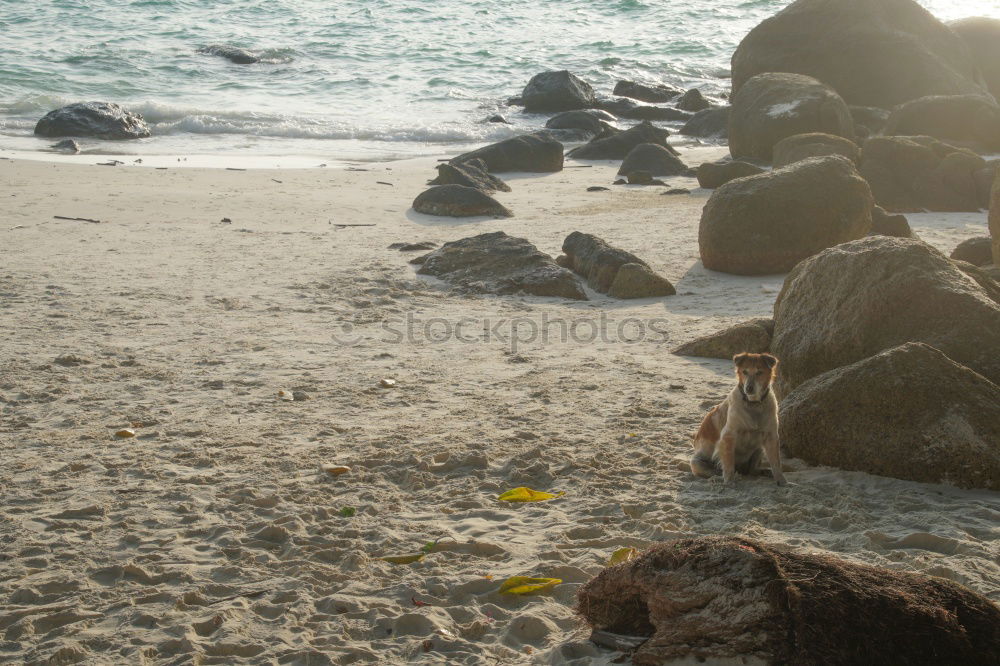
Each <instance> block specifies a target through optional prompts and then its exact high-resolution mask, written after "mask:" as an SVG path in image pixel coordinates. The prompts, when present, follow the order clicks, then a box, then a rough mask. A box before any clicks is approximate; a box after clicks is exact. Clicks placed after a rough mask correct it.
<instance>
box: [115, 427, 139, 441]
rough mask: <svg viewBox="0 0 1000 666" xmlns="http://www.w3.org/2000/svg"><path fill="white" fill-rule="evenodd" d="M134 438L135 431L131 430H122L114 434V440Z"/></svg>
mask: <svg viewBox="0 0 1000 666" xmlns="http://www.w3.org/2000/svg"><path fill="white" fill-rule="evenodd" d="M131 437H135V430H132V429H131V428H122V429H121V430H119V431H117V432H116V433H115V439H129V438H131Z"/></svg>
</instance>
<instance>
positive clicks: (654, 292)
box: [556, 231, 677, 298]
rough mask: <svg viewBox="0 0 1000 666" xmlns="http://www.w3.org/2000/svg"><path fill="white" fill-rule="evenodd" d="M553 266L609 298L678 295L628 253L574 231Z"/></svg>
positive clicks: (662, 279)
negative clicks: (568, 271)
mask: <svg viewBox="0 0 1000 666" xmlns="http://www.w3.org/2000/svg"><path fill="white" fill-rule="evenodd" d="M562 251H563V254H562V255H560V256H559V257H557V258H556V263H558V264H559V265H560V266H565V267H566V268H569V269H571V270H572V271H573V272H574V273H576V274H578V275H580V276H582V277H584V278H585V279H586V280H587V286H588V287H590V288H591V289H593V290H594V291H599V292H601V293H602V294H607V295H608V296H611V297H612V298H651V297H657V296H672V295H674V294H676V293H677V292H676V291H675V290H674V286H673V285H672V284H670V281H669V280H667V279H666V278H664V277H662V276H660V275H657V274H656V273H655V272H653V270H652V269H651V268H650V267H649V265H648V264H646V262H645V261H643V260H642V259H640V258H639V257H637V256H635V255H634V254H632V253H631V252H626V251H625V250H621V249H619V248H616V247H612V246H610V245H608V244H607V243H606V242H605V241H604V240H602V239H600V238H598V237H597V236H594V235H592V234H585V233H581V232H579V231H574V232H573V233H571V234H570V235H569V236H567V237H566V240H564V241H563V245H562Z"/></svg>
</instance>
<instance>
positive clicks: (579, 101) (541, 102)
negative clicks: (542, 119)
mask: <svg viewBox="0 0 1000 666" xmlns="http://www.w3.org/2000/svg"><path fill="white" fill-rule="evenodd" d="M521 102H522V103H523V104H524V110H525V111H527V112H529V113H546V112H556V111H572V110H574V109H588V108H590V107H592V106H594V89H593V88H591V87H590V84H589V83H587V82H586V81H583V80H582V79H580V78H579V77H577V76H576V75H575V74H572V73H571V72H568V71H566V70H561V71H553V72H542V73H540V74H535V75H534V76H533V77H531V80H530V81H528V85H526V86H525V87H524V91H523V92H522V93H521Z"/></svg>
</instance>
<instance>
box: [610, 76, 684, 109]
mask: <svg viewBox="0 0 1000 666" xmlns="http://www.w3.org/2000/svg"><path fill="white" fill-rule="evenodd" d="M681 92H682V91H680V90H677V89H675V88H671V87H669V86H665V85H662V84H658V83H657V84H653V85H645V84H642V83H636V82H635V81H619V82H618V83H616V84H615V89H614V90H613V91H612V93H611V94H613V95H617V96H619V97H631V98H632V99H637V100H639V101H640V102H649V103H650V104H662V103H663V102H669V101H670V100H672V99H673V98H675V97H677V96H678V95H680V94H681Z"/></svg>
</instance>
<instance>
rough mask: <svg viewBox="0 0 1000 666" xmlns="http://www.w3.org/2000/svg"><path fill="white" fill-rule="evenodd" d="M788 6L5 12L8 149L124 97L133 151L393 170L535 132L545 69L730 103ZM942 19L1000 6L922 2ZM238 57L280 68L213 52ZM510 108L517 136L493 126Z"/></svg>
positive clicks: (249, 4)
mask: <svg viewBox="0 0 1000 666" xmlns="http://www.w3.org/2000/svg"><path fill="white" fill-rule="evenodd" d="M787 4H788V0H748V1H740V0H504V1H503V2H499V1H496V2H494V1H483V0H462V1H457V0H435V1H433V2H432V1H422V0H133V1H131V2H129V1H127V0H0V150H8V151H13V150H18V151H23V150H29V151H30V150H41V149H43V148H45V147H46V146H48V145H49V144H50V143H51V141H49V140H41V139H35V138H34V137H32V135H31V131H32V129H33V127H34V124H35V122H36V121H37V120H38V118H39V117H41V116H42V115H44V114H45V113H46V112H47V111H49V110H51V109H53V108H56V107H58V106H60V105H63V104H66V103H70V102H74V101H87V100H101V101H113V102H119V103H121V104H123V105H125V106H127V107H129V108H131V109H132V110H135V111H138V112H139V113H142V114H143V116H144V117H145V118H146V119H147V121H148V122H149V123H150V125H151V128H152V131H153V136H152V137H151V138H149V139H145V140H142V141H140V142H136V143H133V144H132V145H129V146H127V147H126V146H122V145H117V146H113V147H111V146H101V145H100V144H101V142H92V143H91V144H89V145H85V147H87V148H89V149H93V150H99V149H103V150H109V151H110V150H113V151H121V150H127V151H129V152H135V153H145V154H156V153H159V154H199V153H201V154H205V153H220V152H221V153H227V154H233V153H236V154H246V155H255V154H256V155H290V154H294V155H314V156H322V157H329V158H331V159H386V158H392V157H403V156H413V155H422V154H430V153H440V152H443V151H447V150H450V149H451V148H457V147H459V146H464V145H467V144H473V143H481V142H486V141H491V140H498V139H501V138H504V137H506V136H510V135H512V134H514V133H516V132H518V131H521V130H524V129H527V128H535V127H537V126H538V125H539V124H540V122H541V121H540V119H539V118H538V117H531V116H526V115H524V114H522V113H520V111H519V109H517V108H505V107H504V106H503V103H504V100H506V99H507V98H508V97H510V96H512V95H516V94H518V93H519V92H520V90H521V88H522V87H523V86H524V84H525V83H526V82H527V80H528V79H529V78H530V77H531V76H532V75H533V74H535V73H537V72H539V71H543V70H546V69H569V70H572V71H573V72H575V73H577V74H578V75H580V76H582V77H583V78H584V79H586V80H587V81H589V82H590V83H591V84H592V85H594V87H595V89H597V90H598V92H599V93H604V94H610V92H611V88H612V87H613V85H614V82H615V81H616V80H617V79H620V78H630V79H635V80H639V81H644V82H664V83H669V84H671V85H673V86H677V87H684V88H688V87H693V86H696V87H699V88H702V89H703V91H704V92H706V93H708V94H711V95H716V96H718V95H721V94H722V93H724V92H725V91H726V90H727V89H728V86H729V82H728V78H727V77H728V75H729V58H730V56H731V54H732V52H733V50H734V48H735V47H736V45H737V44H738V42H739V40H740V39H741V38H742V37H743V35H745V34H746V32H747V31H749V30H750V29H751V28H752V27H753V26H754V25H756V24H757V23H759V22H760V21H761V20H763V19H764V18H766V17H767V16H770V15H772V14H774V13H775V12H777V11H778V10H780V9H781V8H782V7H783V6H785V5H787ZM921 4H923V5H924V6H926V7H927V8H928V9H930V10H931V11H932V12H933V13H934V14H935V15H937V16H938V17H939V18H942V19H945V20H950V19H953V18H959V17H962V16H970V15H989V16H1000V2H997V1H996V0H984V1H967V2H963V1H960V0H922V2H921ZM211 44H228V45H235V46H240V47H245V48H248V49H252V50H254V51H259V52H261V54H262V55H263V56H264V58H265V62H262V63H258V64H252V65H237V64H233V63H231V62H229V61H227V60H225V59H222V58H219V57H216V56H211V55H205V54H202V53H199V52H198V49H199V48H201V47H204V46H207V45H211ZM495 113H501V114H503V115H504V116H506V117H507V118H508V119H509V120H510V121H511V122H512V123H513V124H512V125H510V126H505V125H497V124H489V123H484V122H482V121H483V119H485V118H486V117H488V116H490V115H493V114H495Z"/></svg>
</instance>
